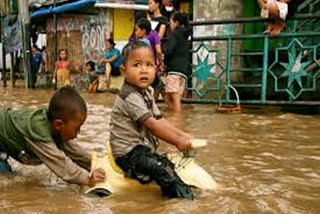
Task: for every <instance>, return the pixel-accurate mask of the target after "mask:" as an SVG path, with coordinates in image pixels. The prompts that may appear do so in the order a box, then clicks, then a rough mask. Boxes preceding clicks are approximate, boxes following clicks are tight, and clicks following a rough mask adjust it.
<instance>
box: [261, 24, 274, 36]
mask: <svg viewBox="0 0 320 214" xmlns="http://www.w3.org/2000/svg"><path fill="white" fill-rule="evenodd" d="M273 27H274V23H272V22H270V23H269V24H268V26H267V29H266V30H265V31H264V32H263V33H264V34H268V33H270V32H271V31H272V30H273Z"/></svg>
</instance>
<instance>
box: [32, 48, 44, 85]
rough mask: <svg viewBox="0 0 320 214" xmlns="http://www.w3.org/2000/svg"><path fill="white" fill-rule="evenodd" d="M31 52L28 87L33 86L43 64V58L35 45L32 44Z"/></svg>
mask: <svg viewBox="0 0 320 214" xmlns="http://www.w3.org/2000/svg"><path fill="white" fill-rule="evenodd" d="M31 53H32V54H31V63H30V67H31V70H30V72H31V75H30V81H29V87H31V88H35V87H36V83H37V75H38V73H39V72H40V71H41V69H42V66H43V58H42V55H41V53H40V52H39V49H38V47H37V46H36V45H33V46H32V48H31Z"/></svg>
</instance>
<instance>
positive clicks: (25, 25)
mask: <svg viewBox="0 0 320 214" xmlns="http://www.w3.org/2000/svg"><path fill="white" fill-rule="evenodd" d="M28 2H29V1H26V0H19V19H20V20H21V28H22V44H23V50H22V52H23V68H24V80H25V88H29V87H30V85H31V84H30V80H31V78H30V77H31V72H30V33H29V29H30V17H29V4H28Z"/></svg>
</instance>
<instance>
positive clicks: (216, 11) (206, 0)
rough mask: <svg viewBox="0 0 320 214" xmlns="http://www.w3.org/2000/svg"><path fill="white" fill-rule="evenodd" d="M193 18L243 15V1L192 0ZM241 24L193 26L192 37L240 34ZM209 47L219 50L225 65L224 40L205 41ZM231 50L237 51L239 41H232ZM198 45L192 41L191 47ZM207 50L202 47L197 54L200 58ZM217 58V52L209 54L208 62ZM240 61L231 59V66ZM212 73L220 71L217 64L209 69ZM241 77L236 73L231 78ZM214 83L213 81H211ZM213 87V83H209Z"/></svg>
mask: <svg viewBox="0 0 320 214" xmlns="http://www.w3.org/2000/svg"><path fill="white" fill-rule="evenodd" d="M193 11H194V14H193V16H194V17H193V20H195V21H210V20H217V19H233V18H237V17H243V2H242V0H201V1H194V5H193ZM242 30H243V29H242V26H241V25H209V26H198V27H195V28H194V35H193V36H194V37H198V36H215V35H230V34H241V33H242ZM206 44H207V45H208V47H209V49H214V50H219V51H220V57H221V59H220V61H221V62H222V64H223V65H224V66H226V52H227V50H226V48H227V42H226V41H212V42H206ZM233 44H234V49H233V51H239V50H240V48H241V43H240V42H239V41H237V42H234V43H233ZM197 47H199V43H194V45H193V49H196V48H197ZM207 53H208V52H207V50H206V49H205V48H202V49H201V50H200V51H199V52H198V55H199V56H200V58H201V59H202V60H204V59H205V57H206V56H207ZM196 54H197V53H195V54H194V57H193V59H194V62H193V63H194V64H197V56H196ZM216 60H217V54H215V53H212V54H209V64H215V63H216ZM240 63H241V62H240V60H239V59H236V58H234V59H233V60H232V64H233V66H236V65H239V64H240ZM211 72H212V73H216V74H218V73H219V72H221V69H220V68H219V66H215V67H213V68H212V69H211ZM240 78H241V77H240V76H239V75H237V74H236V73H233V74H232V79H240ZM212 84H214V82H213V83H212ZM210 87H214V85H210Z"/></svg>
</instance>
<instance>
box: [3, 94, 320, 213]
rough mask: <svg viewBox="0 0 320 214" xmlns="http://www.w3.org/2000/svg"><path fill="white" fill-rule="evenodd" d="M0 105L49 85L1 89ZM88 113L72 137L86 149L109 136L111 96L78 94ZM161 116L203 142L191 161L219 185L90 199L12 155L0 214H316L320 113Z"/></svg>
mask: <svg viewBox="0 0 320 214" xmlns="http://www.w3.org/2000/svg"><path fill="white" fill-rule="evenodd" d="M0 94H1V95H0V107H3V106H11V107H13V108H24V107H31V108H35V107H45V106H46V105H47V102H48V99H49V97H50V95H51V94H52V91H50V90H34V91H31V90H24V89H3V88H0ZM83 96H84V97H85V99H86V100H87V102H88V106H89V115H88V118H87V121H86V122H85V124H84V126H83V127H82V130H81V134H80V135H79V136H78V139H77V140H78V142H79V143H80V144H81V145H82V146H83V147H85V148H86V149H87V150H88V151H90V150H93V149H99V148H102V147H103V144H104V143H105V142H106V140H107V139H108V137H109V128H108V127H109V126H108V123H109V120H110V111H111V106H112V102H113V100H114V98H115V96H114V95H111V94H83ZM183 107H184V112H183V113H182V114H181V115H173V114H170V113H168V112H166V107H165V106H164V105H163V104H160V108H161V109H162V110H163V112H164V114H165V115H166V117H167V118H168V119H169V120H170V121H172V122H173V123H175V124H177V125H178V126H180V127H182V128H183V129H185V130H188V131H189V132H190V133H191V134H193V135H194V136H196V137H198V138H205V139H207V140H208V146H207V147H205V148H201V149H200V154H199V156H198V157H197V162H198V163H199V164H200V165H201V166H203V167H204V168H205V169H206V170H207V171H208V172H209V173H210V174H211V175H212V176H213V177H214V178H215V180H216V181H217V183H218V184H219V185H220V186H221V188H220V190H219V191H217V192H211V191H196V193H195V196H196V197H195V200H193V201H188V200H177V199H174V200H168V199H166V198H163V197H161V196H160V195H159V194H158V193H154V192H150V193H136V194H134V195H132V193H131V194H126V193H123V194H120V195H115V196H113V197H111V198H108V199H106V198H92V197H86V196H84V195H82V194H80V193H79V187H78V186H76V185H68V184H66V183H64V182H63V181H61V180H59V179H57V178H56V177H55V175H53V174H52V173H51V172H50V171H49V170H48V169H47V168H46V167H45V166H43V165H41V166H37V167H30V166H22V165H21V164H18V163H17V162H15V161H13V160H10V163H11V164H12V165H13V168H14V170H15V171H16V175H14V176H10V177H6V176H3V175H2V176H0V190H1V193H0V213H9V214H13V213H19V214H24V213H26V214H29V213H37V214H40V213H63V214H71V213H77V214H80V213H139V214H143V213H148V214H149V213H213V214H215V213H217V214H236V213H245V214H251V213H252V214H256V213H268V214H269V213H270V214H273V213H274V214H278V213H279V214H280V213H288V214H298V213H299V214H313V213H314V214H317V213H320V135H319V133H320V116H314V115H313V116H308V115H307V116H306V115H297V114H291V113H282V112H280V111H278V109H276V108H264V109H260V110H250V111H245V112H243V113H242V114H233V115H226V114H218V113H215V111H214V106H212V105H184V106H183Z"/></svg>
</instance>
